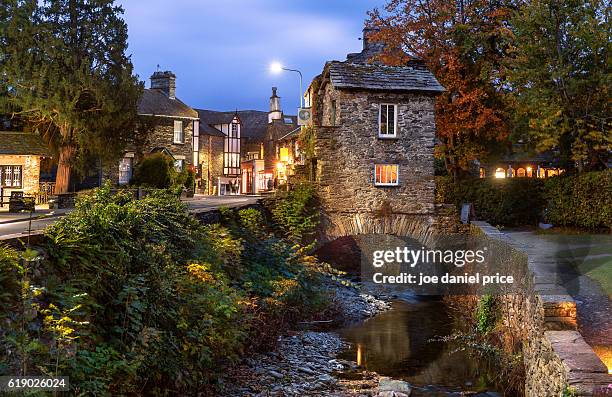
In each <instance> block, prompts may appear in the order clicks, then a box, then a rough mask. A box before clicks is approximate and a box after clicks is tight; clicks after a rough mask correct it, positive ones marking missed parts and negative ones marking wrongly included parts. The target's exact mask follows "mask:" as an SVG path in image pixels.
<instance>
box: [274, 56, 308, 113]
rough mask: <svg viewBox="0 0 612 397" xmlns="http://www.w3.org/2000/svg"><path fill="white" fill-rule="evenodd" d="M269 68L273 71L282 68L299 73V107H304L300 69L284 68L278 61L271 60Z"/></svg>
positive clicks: (275, 71)
mask: <svg viewBox="0 0 612 397" xmlns="http://www.w3.org/2000/svg"><path fill="white" fill-rule="evenodd" d="M270 70H271V71H272V72H273V73H281V72H282V71H283V70H285V71H287V72H295V73H297V74H299V75H300V108H303V107H304V95H303V91H302V89H303V84H302V80H303V77H302V72H300V71H299V70H297V69H290V68H286V67H284V66H283V65H282V64H280V63H278V62H273V63H272V64H271V65H270Z"/></svg>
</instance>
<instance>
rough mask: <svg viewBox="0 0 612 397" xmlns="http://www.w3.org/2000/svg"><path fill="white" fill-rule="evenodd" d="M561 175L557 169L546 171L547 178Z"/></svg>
mask: <svg viewBox="0 0 612 397" xmlns="http://www.w3.org/2000/svg"><path fill="white" fill-rule="evenodd" d="M557 175H559V171H557V170H556V169H549V170H547V171H546V176H547V177H549V178H550V177H551V176H557Z"/></svg>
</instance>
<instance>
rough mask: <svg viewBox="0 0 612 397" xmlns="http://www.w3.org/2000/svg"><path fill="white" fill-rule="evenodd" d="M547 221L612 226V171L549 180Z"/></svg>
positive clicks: (588, 227)
mask: <svg viewBox="0 0 612 397" xmlns="http://www.w3.org/2000/svg"><path fill="white" fill-rule="evenodd" d="M545 186H546V190H545V198H546V210H545V211H544V216H545V218H546V220H547V221H548V222H550V223H552V224H553V225H555V226H577V227H581V228H586V229H597V228H608V229H610V228H612V193H611V192H612V170H606V171H601V172H589V173H585V174H579V175H574V176H562V177H558V178H550V179H548V180H547V181H546V185H545Z"/></svg>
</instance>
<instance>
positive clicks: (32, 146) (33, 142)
mask: <svg viewBox="0 0 612 397" xmlns="http://www.w3.org/2000/svg"><path fill="white" fill-rule="evenodd" d="M3 154H4V155H34V156H50V155H51V152H50V151H49V148H48V146H47V145H45V143H44V142H43V140H42V139H41V137H40V135H38V134H33V133H29V132H7V131H0V155H3Z"/></svg>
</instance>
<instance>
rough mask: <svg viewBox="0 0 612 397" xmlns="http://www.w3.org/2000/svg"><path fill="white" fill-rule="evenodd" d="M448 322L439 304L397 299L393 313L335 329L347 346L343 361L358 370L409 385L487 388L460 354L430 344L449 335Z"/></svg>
mask: <svg viewBox="0 0 612 397" xmlns="http://www.w3.org/2000/svg"><path fill="white" fill-rule="evenodd" d="M451 324H452V320H451V319H450V318H449V316H448V314H447V311H446V309H445V306H444V304H443V303H442V302H440V301H432V300H429V301H421V302H416V303H414V302H404V301H396V302H394V303H393V309H392V310H390V311H388V312H385V313H382V314H379V315H378V316H376V317H374V318H372V319H370V320H368V321H366V322H364V323H362V324H358V325H355V326H352V327H349V328H345V329H342V330H340V331H339V333H340V335H341V336H342V337H343V338H344V339H345V340H347V341H349V342H351V343H352V348H351V349H349V350H348V351H346V352H344V357H343V358H345V359H350V360H356V361H357V363H358V365H360V366H361V367H362V368H363V369H367V370H370V371H375V372H378V373H379V374H381V375H384V376H391V377H393V378H397V379H403V380H405V381H407V382H409V383H411V384H413V385H420V386H426V385H436V386H441V387H444V388H446V389H447V390H461V389H463V388H464V386H468V387H467V389H470V390H474V389H481V390H485V389H488V386H489V383H490V382H489V381H488V379H490V377H489V376H487V370H486V369H485V368H483V367H479V364H482V363H478V362H477V361H476V360H474V359H473V358H470V357H469V356H468V355H467V353H465V352H463V351H457V352H454V349H453V347H452V346H450V345H449V344H447V343H443V342H436V341H431V339H434V338H436V337H440V336H447V335H449V334H451V333H452V331H453V330H452V325H451Z"/></svg>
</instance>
